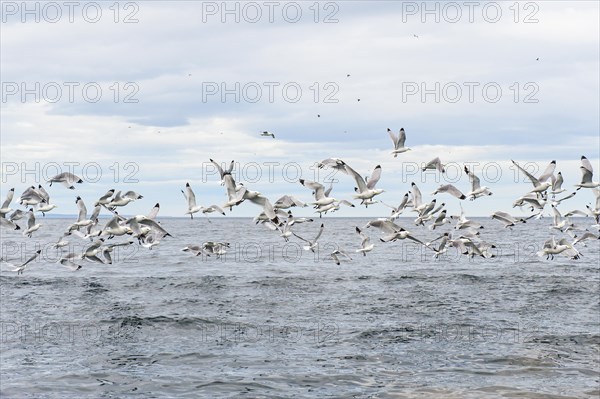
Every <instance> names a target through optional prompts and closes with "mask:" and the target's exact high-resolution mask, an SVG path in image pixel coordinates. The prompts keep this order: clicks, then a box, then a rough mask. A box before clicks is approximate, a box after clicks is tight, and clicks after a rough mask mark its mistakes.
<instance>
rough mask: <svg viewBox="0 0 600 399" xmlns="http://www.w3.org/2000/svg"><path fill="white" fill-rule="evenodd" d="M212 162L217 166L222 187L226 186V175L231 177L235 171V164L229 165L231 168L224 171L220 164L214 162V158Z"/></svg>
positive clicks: (232, 162)
mask: <svg viewBox="0 0 600 399" xmlns="http://www.w3.org/2000/svg"><path fill="white" fill-rule="evenodd" d="M210 162H211V163H212V164H213V165H214V166H215V168H216V169H217V171H218V172H219V176H220V177H221V185H222V186H223V185H225V175H231V172H232V171H233V167H234V166H235V162H234V161H231V162H230V163H229V166H228V167H227V169H223V168H222V167H221V165H219V164H218V163H216V162H215V161H213V159H212V158H211V159H210Z"/></svg>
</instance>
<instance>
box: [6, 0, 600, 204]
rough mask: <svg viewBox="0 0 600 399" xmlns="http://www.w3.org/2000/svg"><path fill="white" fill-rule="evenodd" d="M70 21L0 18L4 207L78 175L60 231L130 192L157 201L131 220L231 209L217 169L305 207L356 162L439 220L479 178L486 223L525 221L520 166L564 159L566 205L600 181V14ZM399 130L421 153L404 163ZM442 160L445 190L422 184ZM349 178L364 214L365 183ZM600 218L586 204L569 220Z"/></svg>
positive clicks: (346, 193) (284, 13)
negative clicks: (325, 168) (361, 189)
mask: <svg viewBox="0 0 600 399" xmlns="http://www.w3.org/2000/svg"><path fill="white" fill-rule="evenodd" d="M24 4H26V7H27V9H24V8H23V7H24ZM49 4H50V5H49ZM73 4H74V5H73V6H67V5H65V4H64V3H63V2H57V3H36V2H29V3H22V2H2V25H1V29H2V34H1V35H0V37H1V39H0V40H1V57H0V58H1V64H0V66H1V80H2V110H1V144H2V145H1V150H0V151H1V154H0V155H1V158H2V190H1V193H0V196H2V198H4V196H5V195H6V192H7V191H8V189H10V188H11V187H15V189H16V192H17V193H16V194H17V195H16V197H17V196H18V195H19V194H20V193H21V192H22V191H23V190H24V189H25V188H26V187H27V186H28V185H31V184H35V183H37V182H40V181H43V180H45V179H46V178H47V177H50V175H53V174H54V173H55V172H58V171H67V170H68V169H69V167H71V168H73V171H74V172H75V173H76V174H77V175H79V176H81V177H83V179H84V180H86V182H85V183H84V184H81V185H78V186H77V189H76V191H75V192H73V191H70V190H67V189H65V188H64V187H62V186H60V185H58V186H54V185H53V186H52V187H51V188H48V190H49V192H50V195H51V198H52V202H53V203H56V204H57V205H58V206H59V208H57V209H56V210H55V211H53V212H57V213H75V212H76V206H75V201H74V199H75V196H77V195H81V196H82V197H83V199H84V200H85V201H86V203H88V204H89V205H88V207H89V208H91V204H92V203H93V202H94V201H95V200H96V199H97V198H98V197H99V196H100V195H102V194H103V193H104V192H106V191H107V190H108V189H110V188H115V189H117V190H119V189H121V190H129V189H133V190H135V191H137V192H139V193H140V194H142V195H144V199H142V200H139V201H137V202H135V203H133V204H130V205H129V206H128V207H127V208H126V210H124V211H123V213H147V211H148V210H149V209H150V208H151V207H152V206H153V205H154V203H156V202H160V204H161V207H162V210H161V214H162V215H164V216H167V215H168V216H181V215H182V214H183V213H184V212H185V211H186V203H185V201H184V199H183V196H182V195H181V192H180V190H181V189H182V188H183V187H184V186H185V183H186V182H190V184H191V185H192V187H193V188H194V190H195V192H196V196H197V199H198V202H199V203H200V204H203V205H206V206H207V205H210V204H213V203H215V204H219V205H220V204H222V203H224V202H225V190H224V189H223V188H222V187H221V186H220V185H219V182H218V181H219V178H218V176H217V175H215V174H214V170H213V169H212V168H211V167H210V166H209V164H208V161H209V159H210V158H213V159H215V160H217V161H219V162H223V163H226V162H227V163H228V162H230V161H231V160H235V161H236V162H238V164H237V165H236V170H235V173H234V175H235V177H236V180H237V181H240V182H244V184H245V185H246V186H247V187H250V188H251V189H253V190H257V191H260V192H262V193H263V194H265V195H267V196H268V197H269V198H270V199H271V200H272V201H275V200H276V199H277V198H278V197H279V196H281V195H283V194H293V195H296V196H297V197H299V198H300V199H303V200H305V201H308V200H310V197H311V196H310V194H311V193H310V191H309V190H307V189H305V188H303V187H302V186H301V185H300V184H299V183H298V182H297V181H298V178H299V177H300V176H302V177H303V178H305V179H309V180H312V179H315V178H318V179H319V180H320V181H321V182H323V181H325V180H327V179H329V178H331V177H332V176H329V175H328V174H327V173H320V174H319V175H318V176H315V168H314V166H313V165H314V163H315V162H317V161H320V160H322V159H324V158H328V157H339V158H342V159H343V160H345V161H346V162H347V163H348V164H350V165H351V166H352V167H354V168H355V169H356V170H357V171H359V173H362V174H363V175H367V174H370V173H371V171H372V170H373V168H374V167H375V166H376V165H378V164H380V165H381V166H382V171H383V173H382V178H381V180H380V182H379V184H378V187H379V188H383V189H384V190H386V192H385V193H383V194H382V195H380V196H379V199H381V200H383V201H385V202H387V203H391V204H395V203H397V202H399V201H400V199H401V197H402V196H403V195H404V193H405V192H406V191H408V190H409V189H410V183H411V182H413V181H414V182H416V183H417V184H418V185H419V186H420V187H421V191H422V192H423V194H424V197H425V200H429V199H430V198H431V195H430V193H431V192H432V191H433V190H435V188H436V187H437V186H438V185H439V184H440V183H443V182H450V183H453V184H455V185H456V186H457V187H458V188H460V189H461V190H463V192H468V191H469V182H468V178H467V176H465V175H464V174H461V173H460V171H461V169H462V166H463V165H464V164H465V163H467V164H469V165H471V167H472V168H473V169H474V171H475V173H476V174H478V175H479V176H480V177H481V179H482V184H485V185H487V186H489V187H490V189H491V190H492V192H493V193H494V195H492V196H491V197H486V198H480V199H477V200H476V201H475V202H470V201H465V202H464V204H463V206H464V207H465V210H466V211H467V213H468V214H471V215H482V216H485V215H490V214H491V213H492V212H494V211H496V210H503V211H511V212H513V213H515V214H520V213H521V212H520V211H519V209H516V210H512V208H511V206H512V202H513V201H514V199H516V198H517V197H519V196H521V195H523V194H525V193H526V192H527V191H529V190H530V189H531V185H530V184H529V183H527V182H526V181H524V180H523V177H522V176H520V181H519V182H517V181H516V180H515V171H514V169H513V168H511V167H510V165H511V164H510V160H511V159H515V160H517V161H519V162H520V163H522V164H526V163H528V162H530V163H531V164H530V167H531V168H532V169H531V170H532V171H534V168H535V167H538V168H540V170H539V171H538V172H537V173H538V174H539V173H541V168H544V167H545V166H546V165H547V164H548V162H550V161H551V160H553V159H555V160H556V161H557V165H558V166H557V171H562V174H563V176H564V178H565V184H564V186H565V188H567V189H568V190H569V192H570V191H571V190H572V189H573V185H574V184H576V183H578V182H579V179H580V176H581V175H580V172H579V165H580V162H579V159H580V157H581V155H586V156H587V157H588V158H589V159H590V161H591V162H592V164H593V165H594V168H595V176H594V180H596V181H597V180H598V179H599V178H600V176H599V175H600V164H599V158H600V154H599V153H600V139H599V132H600V126H599V111H598V110H599V108H600V102H599V94H598V93H599V90H600V87H599V47H600V43H599V35H600V34H599V27H598V21H599V6H598V2H595V1H583V2H571V1H568V2H567V1H537V2H520V3H515V2H513V1H511V2H472V3H469V2H467V4H465V2H456V3H452V4H451V5H448V3H444V2H427V3H423V2H420V1H419V2H396V1H369V2H361V1H334V2H296V3H294V2H291V3H286V2H250V3H247V2H227V3H223V2H221V1H219V2H199V1H198V2H194V1H179V2H178V1H169V2H160V1H137V2H121V3H114V2H107V3H102V4H101V5H100V6H98V4H100V3H99V2H98V3H94V2H74V3H73ZM115 4H117V6H115ZM470 4H472V5H470ZM69 7H71V8H69ZM225 7H226V9H225ZM425 7H426V8H427V9H425ZM348 75H350V76H348ZM388 127H389V128H391V129H392V130H394V131H395V132H397V131H398V130H399V129H400V128H401V127H404V128H405V130H406V133H407V141H406V145H407V146H409V147H411V148H412V150H411V151H409V152H407V153H404V154H401V155H400V156H399V157H398V158H393V156H392V155H391V154H390V151H391V150H392V142H391V140H390V138H389V137H388V135H387V133H386V129H387V128H388ZM264 130H268V131H271V132H273V133H275V135H276V138H275V139H272V138H270V137H261V136H260V135H259V133H260V132H262V131H264ZM435 156H439V157H440V158H441V159H442V161H443V162H444V163H449V168H448V173H449V175H448V176H447V177H440V176H439V175H438V174H437V173H435V172H428V173H426V174H423V173H421V172H420V171H417V168H418V167H419V166H420V165H421V163H423V162H427V161H429V160H431V159H432V158H434V157H435ZM59 169H60V170H59ZM333 177H334V178H335V179H336V180H337V183H336V184H335V186H334V190H333V195H334V196H335V197H336V198H347V199H350V198H351V196H352V193H353V188H354V186H355V184H354V182H353V181H352V180H351V179H350V178H349V177H348V176H345V175H336V176H333ZM438 198H440V199H439V200H438V202H439V201H444V202H446V203H447V206H448V208H449V210H450V211H451V212H457V211H458V200H456V199H454V198H453V197H449V196H447V195H439V197H438ZM592 200H593V195H592V192H591V190H582V191H581V192H579V193H578V194H577V196H576V197H575V198H574V199H573V200H572V201H569V202H568V203H565V204H563V205H562V209H564V211H567V210H571V209H574V208H583V207H584V206H585V204H588V203H590V202H592ZM13 208H14V204H13ZM257 212H258V208H257V207H256V206H254V205H252V204H243V205H242V206H240V207H238V208H237V209H235V210H234V212H233V213H232V214H233V215H234V216H254V215H255V214H256V213H257ZM311 212H312V210H311V209H310V208H307V209H304V210H300V211H298V214H299V215H300V214H302V215H308V214H310V213H311ZM387 213H388V209H387V208H384V207H382V206H381V205H375V206H372V207H369V209H365V208H361V209H359V208H356V209H345V208H343V209H342V210H341V211H339V212H338V213H336V214H335V215H338V216H376V215H377V216H381V215H384V214H387Z"/></svg>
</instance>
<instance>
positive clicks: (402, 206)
mask: <svg viewBox="0 0 600 399" xmlns="http://www.w3.org/2000/svg"><path fill="white" fill-rule="evenodd" d="M408 197H409V195H408V193H406V194H404V197H402V201H400V204H399V205H398V206H396V207H394V206H392V205H388V204H386V203H385V202H383V201H380V202H381V203H382V204H383V205H385V206H387V207H388V208H391V209H392V214H391V216H390V217H389V219H390V220H392V221H393V220H395V219H398V218H399V217H400V215H401V214H402V212H403V211H404V209H405V208H406V205H407V204H408Z"/></svg>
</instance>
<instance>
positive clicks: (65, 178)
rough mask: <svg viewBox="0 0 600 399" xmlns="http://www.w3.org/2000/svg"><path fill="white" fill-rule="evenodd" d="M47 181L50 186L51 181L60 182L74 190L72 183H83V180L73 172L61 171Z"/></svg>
mask: <svg viewBox="0 0 600 399" xmlns="http://www.w3.org/2000/svg"><path fill="white" fill-rule="evenodd" d="M48 183H50V187H52V183H61V184H62V185H63V186H65V187H67V188H68V189H70V190H75V186H73V184H74V183H83V180H81V178H80V177H77V176H75V175H74V174H73V173H70V172H63V173H61V174H58V175H56V176H54V177H53V178H51V179H50V180H48Z"/></svg>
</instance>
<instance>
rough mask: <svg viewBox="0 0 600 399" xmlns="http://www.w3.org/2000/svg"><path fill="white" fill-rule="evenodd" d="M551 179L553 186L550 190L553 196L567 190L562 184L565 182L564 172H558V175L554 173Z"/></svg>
mask: <svg viewBox="0 0 600 399" xmlns="http://www.w3.org/2000/svg"><path fill="white" fill-rule="evenodd" d="M551 179H552V188H551V191H550V192H551V193H552V196H555V195H556V194H560V193H562V192H565V191H567V190H566V189H564V188H562V184H563V182H564V180H563V177H562V173H560V172H558V174H557V175H556V177H555V176H554V175H553V176H551Z"/></svg>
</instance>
